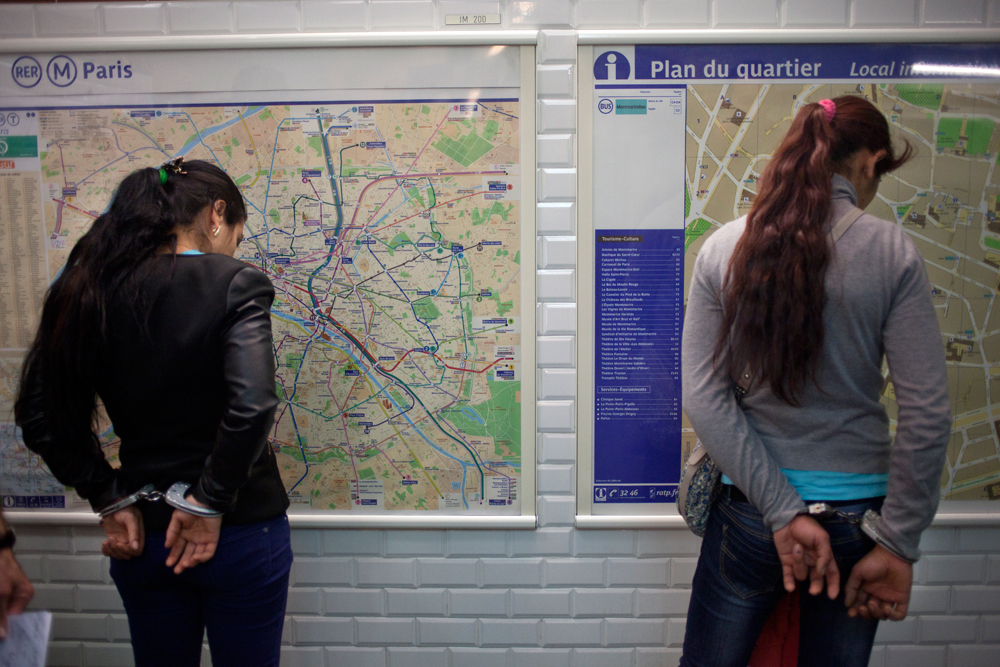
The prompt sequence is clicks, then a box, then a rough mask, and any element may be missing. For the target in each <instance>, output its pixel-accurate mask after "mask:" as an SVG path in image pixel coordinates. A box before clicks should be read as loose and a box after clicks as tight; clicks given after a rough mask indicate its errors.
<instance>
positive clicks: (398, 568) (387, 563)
mask: <svg viewBox="0 0 1000 667" xmlns="http://www.w3.org/2000/svg"><path fill="white" fill-rule="evenodd" d="M357 561H358V586H416V584H417V569H416V564H417V562H416V561H415V560H414V559H412V558H393V559H388V558H358V559H357Z"/></svg>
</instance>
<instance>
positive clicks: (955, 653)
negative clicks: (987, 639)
mask: <svg viewBox="0 0 1000 667" xmlns="http://www.w3.org/2000/svg"><path fill="white" fill-rule="evenodd" d="M948 665H949V667H985V666H986V665H994V666H995V665H1000V646H968V645H966V646H962V645H957V646H954V645H953V646H949V647H948Z"/></svg>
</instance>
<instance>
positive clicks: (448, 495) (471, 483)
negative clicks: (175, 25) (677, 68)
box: [0, 99, 533, 514]
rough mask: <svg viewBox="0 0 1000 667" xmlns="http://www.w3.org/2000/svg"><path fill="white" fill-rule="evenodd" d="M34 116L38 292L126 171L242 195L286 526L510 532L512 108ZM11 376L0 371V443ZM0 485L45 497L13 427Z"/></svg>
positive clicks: (515, 375) (491, 103) (515, 461)
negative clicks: (268, 286)
mask: <svg viewBox="0 0 1000 667" xmlns="http://www.w3.org/2000/svg"><path fill="white" fill-rule="evenodd" d="M34 113H36V114H37V127H38V151H39V158H40V163H41V176H40V190H41V204H40V207H39V209H40V211H41V214H40V215H39V219H40V220H44V222H43V223H40V224H44V226H45V244H46V245H45V247H44V252H45V257H44V260H45V262H44V263H43V266H46V267H47V269H46V270H47V273H48V275H47V277H48V279H49V280H51V279H52V278H54V277H55V276H56V275H57V273H58V271H59V270H60V268H61V267H62V265H63V264H64V263H65V260H66V258H67V256H68V253H69V251H70V250H71V249H72V247H73V244H74V243H75V242H76V241H77V240H78V239H79V238H80V236H81V235H82V234H83V233H84V232H85V231H86V230H87V228H88V227H89V225H90V223H91V222H92V221H93V219H94V218H95V217H96V216H98V215H99V214H100V212H101V211H103V210H104V209H105V208H106V207H107V205H108V202H109V200H110V197H111V195H112V193H113V191H114V188H115V186H116V185H117V183H119V182H120V181H121V179H122V178H123V177H124V176H126V175H127V174H128V173H129V172H131V171H133V170H134V169H138V168H141V167H149V166H158V165H160V164H161V163H163V162H164V161H166V160H168V159H172V158H175V157H178V156H183V157H184V159H185V160H193V159H201V160H208V161H211V162H214V163H216V164H218V165H220V166H221V167H222V168H223V169H225V170H226V171H227V173H229V175H230V176H231V177H232V178H233V180H234V181H235V182H236V184H237V185H238V186H239V187H240V189H241V190H242V192H243V194H244V197H245V200H246V203H247V209H248V220H247V223H246V231H245V239H244V241H243V243H242V245H241V246H240V248H239V249H238V250H237V255H236V256H237V258H239V259H242V260H244V261H246V262H248V263H250V264H252V265H254V266H256V267H258V268H260V269H261V270H263V271H264V272H265V273H266V274H267V275H268V277H269V278H270V279H271V282H272V283H273V284H274V287H275V290H276V300H275V302H274V306H273V308H272V328H273V337H274V354H275V360H276V366H277V375H276V377H275V386H276V390H277V394H278V397H279V399H280V405H279V407H278V411H277V414H276V417H275V424H274V427H273V430H272V433H271V435H270V439H269V441H270V444H271V446H272V447H273V449H274V451H275V453H276V455H277V458H278V463H279V467H280V469H281V472H282V477H283V479H284V482H285V486H286V488H287V489H288V491H289V497H290V499H291V501H292V509H293V510H351V511H360V512H374V511H381V510H426V511H444V512H447V513H463V512H471V513H477V514H489V513H503V514H519V513H520V499H519V495H518V493H519V488H518V482H519V480H520V479H521V437H522V436H521V410H522V407H523V406H522V405H521V391H520V388H521V380H522V372H523V371H522V368H521V365H520V360H521V327H522V319H521V318H522V309H523V308H524V307H525V304H522V303H521V301H520V269H521V266H520V264H521V256H520V252H519V250H520V247H521V227H520V221H521V202H520V199H519V197H520V178H521V165H520V151H519V145H520V134H519V131H518V124H519V123H518V116H519V105H518V101H517V100H516V99H513V100H512V99H496V100H488V99H478V100H473V101H453V100H448V101H443V100H436V101H434V100H427V101H421V100H414V101H403V102H400V101H393V102H379V101H375V102H353V101H347V102H337V103H323V104H302V103H295V104H290V105H283V104H273V103H272V104H261V105H244V106H222V105H216V106H208V105H205V106H184V107H179V106H162V107H158V106H157V107H140V108H131V107H129V108H72V109H69V108H66V109H50V110H38V111H37V112H34ZM528 269H529V270H532V267H528ZM526 312H527V314H528V315H529V316H531V315H532V304H527V311H526ZM530 321H531V320H530V319H529V322H530ZM528 326H531V325H530V324H529V325H528ZM24 346H25V345H24V344H23V342H22V343H21V344H19V345H17V346H16V347H19V348H20V347H24ZM0 347H7V348H10V347H11V346H10V345H0ZM21 354H23V352H21ZM17 360H18V356H17V355H14V354H12V353H9V352H7V353H5V354H4V355H0V409H3V410H4V416H0V422H3V421H7V422H10V421H12V417H10V416H8V415H9V414H10V405H11V401H12V398H13V391H14V388H15V386H16V374H17V372H18V371H19V363H18V361H17ZM532 377H533V376H532V374H531V372H530V369H529V372H528V374H527V378H528V381H529V382H530V381H533V380H532ZM526 409H529V410H530V409H532V408H531V406H527V407H526ZM101 437H102V443H103V444H104V445H105V448H106V454H107V456H108V458H109V459H111V460H112V461H114V460H115V459H116V455H117V444H118V440H117V438H116V436H115V433H114V428H113V425H111V424H107V425H106V428H105V429H104V432H103V434H102V436H101ZM0 466H2V471H0V472H2V475H3V476H4V483H5V484H6V483H10V482H11V481H14V486H13V487H12V488H14V489H15V490H16V492H17V493H23V494H29V495H30V494H57V493H61V487H59V486H58V484H56V483H55V482H54V480H52V479H51V477H49V476H47V474H46V473H45V472H44V469H43V468H42V467H41V466H40V464H39V462H38V461H37V458H36V457H34V456H33V455H30V454H29V453H28V452H26V450H25V449H24V447H23V443H21V442H20V441H19V434H16V433H15V429H13V427H12V426H5V427H4V428H0ZM4 488H5V491H4V493H8V491H7V490H6V489H7V488H8V487H7V486H5V487H4ZM5 502H10V501H7V500H6V498H5Z"/></svg>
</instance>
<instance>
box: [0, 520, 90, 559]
mask: <svg viewBox="0 0 1000 667" xmlns="http://www.w3.org/2000/svg"><path fill="white" fill-rule="evenodd" d="M69 531H70V529H69V528H61V527H51V526H30V525H18V526H17V554H18V556H19V557H20V555H21V554H23V553H66V554H68V553H69V550H70V532H69ZM101 534H102V535H103V534H104V531H103V530H102V531H101Z"/></svg>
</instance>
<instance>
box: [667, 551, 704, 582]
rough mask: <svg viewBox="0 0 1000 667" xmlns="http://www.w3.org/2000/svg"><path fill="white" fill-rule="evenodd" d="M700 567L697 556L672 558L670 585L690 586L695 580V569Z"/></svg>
mask: <svg viewBox="0 0 1000 667" xmlns="http://www.w3.org/2000/svg"><path fill="white" fill-rule="evenodd" d="M696 567H698V559H697V558H671V559H670V585H671V586H673V587H675V588H676V587H682V588H688V587H690V586H691V582H692V581H693V580H694V571H695V568H696Z"/></svg>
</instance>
